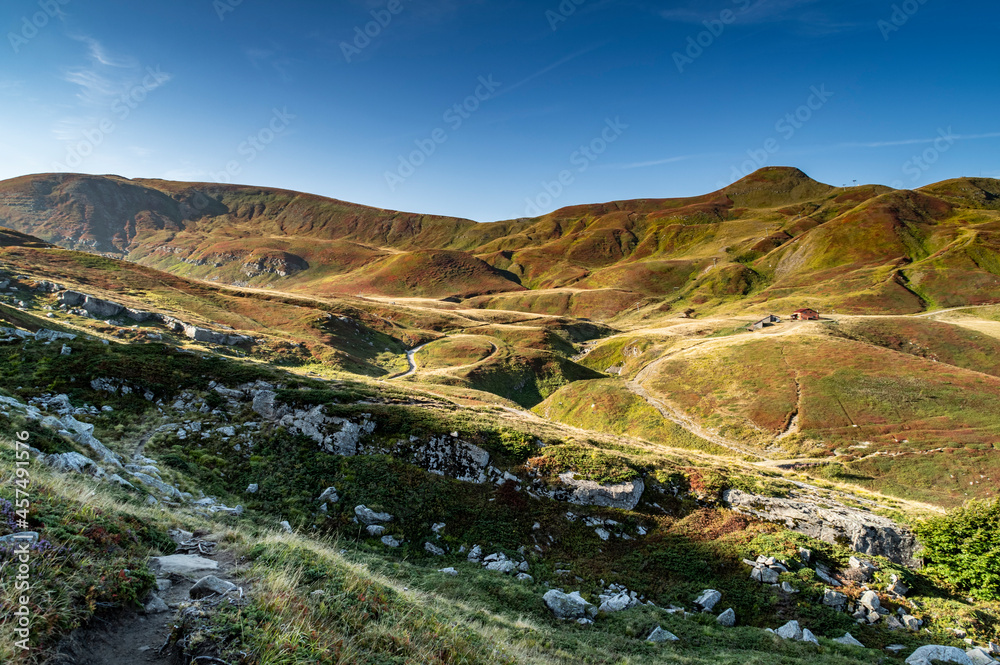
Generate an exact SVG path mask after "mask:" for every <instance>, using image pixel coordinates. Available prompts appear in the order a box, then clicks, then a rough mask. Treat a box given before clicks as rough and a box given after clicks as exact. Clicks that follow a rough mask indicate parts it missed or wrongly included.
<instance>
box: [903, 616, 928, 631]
mask: <svg viewBox="0 0 1000 665" xmlns="http://www.w3.org/2000/svg"><path fill="white" fill-rule="evenodd" d="M899 620H900V621H902V622H903V626H904V627H905V628H906V629H907V630H912V631H913V632H917V631H918V630H920V626H922V625H923V623H924V622H923V621H921V620H920V619H918V618H917V617H915V616H913V615H912V614H906V613H904V614H903V616H901V617H900V618H899Z"/></svg>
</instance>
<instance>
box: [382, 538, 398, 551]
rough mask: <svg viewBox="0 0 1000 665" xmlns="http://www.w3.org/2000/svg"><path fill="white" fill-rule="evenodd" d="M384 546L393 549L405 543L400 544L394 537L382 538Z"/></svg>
mask: <svg viewBox="0 0 1000 665" xmlns="http://www.w3.org/2000/svg"><path fill="white" fill-rule="evenodd" d="M382 544H383V545H385V546H386V547H391V548H393V549H395V548H397V547H400V546H401V545H402V544H403V543H401V542H399V541H398V540H396V539H395V538H393V537H392V536H382Z"/></svg>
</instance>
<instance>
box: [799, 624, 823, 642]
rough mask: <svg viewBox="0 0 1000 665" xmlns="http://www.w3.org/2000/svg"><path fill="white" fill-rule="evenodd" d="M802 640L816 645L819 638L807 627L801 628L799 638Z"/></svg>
mask: <svg viewBox="0 0 1000 665" xmlns="http://www.w3.org/2000/svg"><path fill="white" fill-rule="evenodd" d="M799 639H800V640H801V641H802V642H812V643H813V644H815V645H816V646H819V640H818V639H816V636H815V635H813V633H812V631H811V630H809V629H808V628H803V629H802V637H801V638H799Z"/></svg>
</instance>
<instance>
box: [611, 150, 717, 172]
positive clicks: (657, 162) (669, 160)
mask: <svg viewBox="0 0 1000 665" xmlns="http://www.w3.org/2000/svg"><path fill="white" fill-rule="evenodd" d="M707 156H709V155H707V154H703V155H677V156H676V157H666V158H664V159H654V160H650V161H648V162H630V163H626V164H608V165H606V166H605V168H609V169H615V170H619V171H626V170H630V169H645V168H649V167H651V166H663V165H665V164H676V163H677V162H686V161H688V160H689V159H698V158H699V157H707Z"/></svg>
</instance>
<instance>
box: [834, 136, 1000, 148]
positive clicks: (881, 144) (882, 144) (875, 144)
mask: <svg viewBox="0 0 1000 665" xmlns="http://www.w3.org/2000/svg"><path fill="white" fill-rule="evenodd" d="M943 137H944V138H949V139H954V140H956V141H981V140H983V139H996V138H1000V132H989V133H987V134H949V133H942V134H939V135H937V136H933V137H930V138H920V139H901V140H898V141H870V142H867V143H866V142H859V141H854V142H847V143H838V144H837V145H834V146H831V147H833V148H892V147H895V146H901V145H927V144H930V143H935V142H937V141H939V140H940V139H941V138H943Z"/></svg>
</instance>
